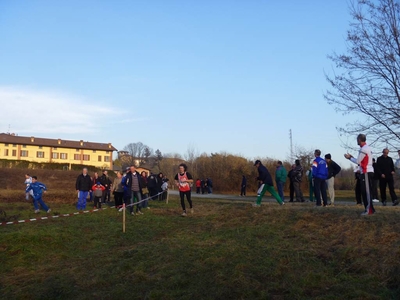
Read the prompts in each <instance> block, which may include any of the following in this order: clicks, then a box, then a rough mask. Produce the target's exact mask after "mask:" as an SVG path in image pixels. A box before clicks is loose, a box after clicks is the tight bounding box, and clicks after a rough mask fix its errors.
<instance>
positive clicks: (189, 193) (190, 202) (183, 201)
mask: <svg viewBox="0 0 400 300" xmlns="http://www.w3.org/2000/svg"><path fill="white" fill-rule="evenodd" d="M191 193H192V191H187V192H181V191H179V196H180V197H181V206H182V210H183V211H184V212H186V207H185V195H186V199H187V201H188V202H189V205H190V208H192V207H193V204H192V197H191V196H192V194H191Z"/></svg>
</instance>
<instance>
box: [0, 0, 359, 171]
mask: <svg viewBox="0 0 400 300" xmlns="http://www.w3.org/2000/svg"><path fill="white" fill-rule="evenodd" d="M350 21H351V18H350V15H349V11H348V1H347V0H335V1H320V0H307V1H298V0H286V1H273V0H270V1H267V0H264V1H261V0H248V1H244V0H240V1H239V0H219V1H211V0H203V1H187V0H186V1H183V0H182V1H174V0H169V1H165V0H147V1H134V0H132V1H122V0H121V1H101V0H97V1H90V0H85V1H75V0H70V1H39V0H30V1H19V0H0V109H1V112H2V116H1V118H0V132H13V133H16V134H18V135H20V136H37V137H47V138H61V139H72V140H85V141H91V142H106V143H108V142H111V143H112V144H113V145H114V146H115V147H116V148H117V149H118V150H122V149H123V148H124V146H125V145H127V144H129V143H136V142H142V143H144V144H146V145H148V146H150V147H151V148H153V149H154V150H156V149H160V150H161V152H162V153H180V154H182V155H184V154H185V153H186V152H187V149H188V148H192V149H195V151H196V152H197V153H203V152H205V153H208V154H210V153H216V152H228V153H232V154H238V155H242V156H244V157H247V158H249V159H254V158H256V157H272V158H276V159H280V160H286V159H287V158H288V157H289V154H290V139H289V130H292V140H293V145H294V148H296V147H301V148H304V149H315V148H319V149H321V151H322V153H323V154H325V153H331V155H332V159H333V160H335V161H337V162H339V163H341V164H342V167H348V166H350V163H349V162H347V161H346V160H345V159H344V158H343V154H344V153H345V152H347V150H348V149H345V148H343V147H342V145H343V139H345V138H344V137H340V136H339V134H338V132H337V130H336V126H343V124H345V123H347V122H349V121H352V120H356V119H357V118H361V119H362V117H360V116H357V115H355V116H342V115H340V114H338V113H336V112H335V109H334V107H332V106H330V105H328V104H327V102H326V101H325V100H324V97H323V95H324V92H325V91H326V90H327V89H329V88H330V87H329V85H328V83H327V81H326V79H325V75H324V73H327V74H330V75H332V74H333V72H334V70H335V66H334V65H333V63H332V62H331V61H330V60H329V59H328V58H327V55H329V54H332V53H333V52H338V53H344V52H345V49H346V44H345V37H346V31H347V29H348V28H349V22H350ZM345 140H346V139H345ZM355 140H356V137H354V145H355V146H356V141H355ZM350 142H352V140H350ZM353 154H354V153H353Z"/></svg>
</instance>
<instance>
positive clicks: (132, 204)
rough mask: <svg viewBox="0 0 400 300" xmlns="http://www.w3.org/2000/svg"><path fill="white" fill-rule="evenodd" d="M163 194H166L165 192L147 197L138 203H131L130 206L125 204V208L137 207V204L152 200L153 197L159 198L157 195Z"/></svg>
mask: <svg viewBox="0 0 400 300" xmlns="http://www.w3.org/2000/svg"><path fill="white" fill-rule="evenodd" d="M165 192H166V191H162V192H159V193H158V194H156V195H153V196H151V197H147V198H146V199H142V200H140V201H139V202H135V203H131V204H126V205H125V207H129V206H134V205H138V204H139V203H142V202H144V201H147V200H149V199H153V198H154V197H157V196H159V195H161V194H164V193H165Z"/></svg>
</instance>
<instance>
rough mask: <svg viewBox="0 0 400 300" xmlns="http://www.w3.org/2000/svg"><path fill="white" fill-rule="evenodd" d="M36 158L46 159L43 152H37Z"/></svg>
mask: <svg viewBox="0 0 400 300" xmlns="http://www.w3.org/2000/svg"><path fill="white" fill-rule="evenodd" d="M36 157H37V158H44V152H43V151H37V152H36Z"/></svg>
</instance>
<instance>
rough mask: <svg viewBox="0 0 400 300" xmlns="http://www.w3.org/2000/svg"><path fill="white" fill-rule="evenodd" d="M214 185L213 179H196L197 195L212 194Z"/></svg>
mask: <svg viewBox="0 0 400 300" xmlns="http://www.w3.org/2000/svg"><path fill="white" fill-rule="evenodd" d="M212 188H213V183H212V180H211V178H206V179H199V178H197V179H196V194H205V193H208V194H212Z"/></svg>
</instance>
